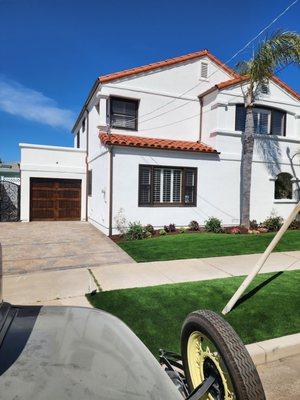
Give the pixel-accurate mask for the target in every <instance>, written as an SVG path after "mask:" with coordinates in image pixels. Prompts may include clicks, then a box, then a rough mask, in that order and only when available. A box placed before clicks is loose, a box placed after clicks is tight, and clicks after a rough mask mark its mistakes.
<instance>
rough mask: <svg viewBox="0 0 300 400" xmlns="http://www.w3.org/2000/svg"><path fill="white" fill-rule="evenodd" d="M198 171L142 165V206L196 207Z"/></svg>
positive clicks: (140, 195)
mask: <svg viewBox="0 0 300 400" xmlns="http://www.w3.org/2000/svg"><path fill="white" fill-rule="evenodd" d="M196 189H197V169H196V168H181V167H180V168H178V167H158V166H154V165H140V168H139V205H140V206H162V205H165V206H195V205H196Z"/></svg>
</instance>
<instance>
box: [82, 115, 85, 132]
mask: <svg viewBox="0 0 300 400" xmlns="http://www.w3.org/2000/svg"><path fill="white" fill-rule="evenodd" d="M82 132H85V118H83V120H82Z"/></svg>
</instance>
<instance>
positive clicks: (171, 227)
mask: <svg viewBox="0 0 300 400" xmlns="http://www.w3.org/2000/svg"><path fill="white" fill-rule="evenodd" d="M169 232H176V226H175V224H170V225H169Z"/></svg>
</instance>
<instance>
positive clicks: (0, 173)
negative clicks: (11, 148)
mask: <svg viewBox="0 0 300 400" xmlns="http://www.w3.org/2000/svg"><path fill="white" fill-rule="evenodd" d="M20 175H21V174H20V164H19V163H16V162H14V163H4V162H1V161H0V181H10V182H14V183H17V184H20Z"/></svg>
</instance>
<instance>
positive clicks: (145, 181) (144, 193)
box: [139, 166, 152, 205]
mask: <svg viewBox="0 0 300 400" xmlns="http://www.w3.org/2000/svg"><path fill="white" fill-rule="evenodd" d="M151 172H152V171H151V167H148V166H141V167H140V174H139V204H140V205H149V204H151V175H152V173H151Z"/></svg>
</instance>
